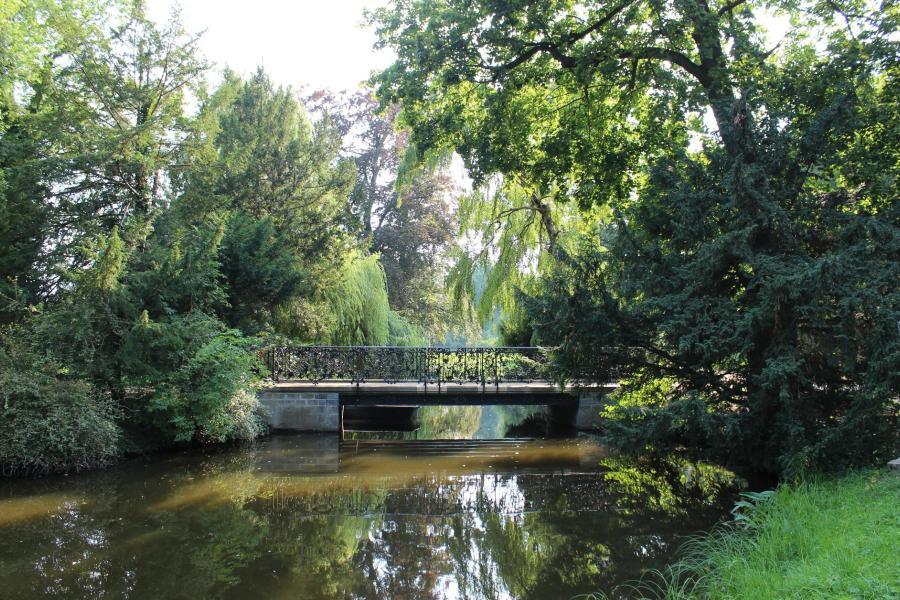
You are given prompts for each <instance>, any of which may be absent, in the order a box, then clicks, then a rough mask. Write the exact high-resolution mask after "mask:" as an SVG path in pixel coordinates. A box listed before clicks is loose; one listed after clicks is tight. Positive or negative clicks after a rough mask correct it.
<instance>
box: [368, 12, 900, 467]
mask: <svg viewBox="0 0 900 600" xmlns="http://www.w3.org/2000/svg"><path fill="white" fill-rule="evenodd" d="M773 9H777V10H781V11H784V12H786V13H787V14H788V15H790V17H791V18H792V19H794V23H795V25H796V27H795V29H794V30H793V32H792V33H791V34H789V35H788V36H787V38H786V39H784V40H782V41H781V43H780V44H779V43H778V41H777V40H768V39H767V38H766V36H765V34H764V30H763V27H762V23H763V21H764V20H763V18H762V17H761V16H760V13H761V11H764V10H769V11H771V10H773ZM373 20H374V22H375V23H376V25H377V26H378V28H379V34H380V36H381V40H382V43H383V44H385V45H389V46H391V47H393V48H394V49H395V50H396V51H397V53H398V60H397V62H396V63H395V64H394V65H393V66H392V67H390V68H389V69H387V70H386V71H384V72H383V73H381V74H380V75H379V76H377V78H376V80H377V82H378V83H379V85H380V88H379V92H380V94H381V96H382V98H383V99H384V100H385V101H386V102H401V103H402V104H403V106H404V110H405V112H404V120H405V121H406V122H408V123H409V124H410V126H411V129H412V134H411V135H412V140H413V142H414V143H415V144H416V145H417V147H418V148H419V149H420V150H421V151H423V152H427V151H433V150H441V149H447V148H452V149H455V150H456V151H458V152H459V153H460V154H461V155H462V156H463V157H464V159H465V160H466V164H467V166H468V167H469V168H470V170H471V172H472V173H473V174H474V176H475V177H476V180H478V181H483V180H486V178H488V177H490V176H492V175H495V174H500V175H502V176H503V177H504V178H505V180H507V181H511V182H512V181H514V182H516V183H517V184H518V185H521V186H524V187H525V188H526V189H527V190H531V191H534V192H535V193H538V194H540V195H541V196H544V195H549V196H550V197H551V198H552V201H553V202H556V203H565V202H574V203H577V205H578V206H579V207H580V208H581V210H582V212H584V213H585V214H590V215H591V217H592V219H594V222H595V223H596V225H595V231H596V233H586V234H585V235H583V236H582V238H583V239H582V241H581V242H580V244H578V245H577V248H578V249H577V250H575V249H574V248H569V249H566V248H563V249H561V250H562V251H561V252H560V253H559V256H558V257H557V258H558V260H557V267H556V269H555V273H554V274H553V275H552V276H551V277H549V278H547V279H545V283H546V285H545V286H544V291H543V293H539V294H537V296H536V297H533V298H532V299H531V300H530V301H527V302H526V304H528V305H529V306H530V307H531V320H532V326H533V327H534V328H535V330H536V333H537V337H538V339H539V340H540V341H541V342H542V343H545V344H551V345H555V346H558V347H559V366H560V369H561V373H562V374H563V375H564V376H568V377H576V378H579V377H580V378H586V379H592V380H602V379H606V378H608V377H609V376H610V370H609V367H610V366H611V365H617V366H624V367H625V368H626V370H627V372H629V373H630V374H631V375H632V378H631V379H630V380H629V387H630V389H633V390H638V391H639V392H643V394H644V396H645V398H644V400H645V401H647V397H650V401H652V403H653V406H654V407H655V408H654V410H649V411H648V410H646V409H644V410H642V411H640V412H639V413H638V414H636V415H632V420H626V421H624V422H621V421H620V423H622V427H621V428H620V429H621V431H620V433H621V434H622V435H621V436H620V437H619V440H620V441H622V442H626V441H627V442H631V443H634V444H637V445H644V444H647V443H650V444H655V445H661V444H663V445H672V444H683V443H686V442H689V443H690V445H692V446H693V447H695V448H696V447H714V448H716V449H718V450H723V451H726V452H728V453H730V455H731V456H732V457H733V458H735V459H737V460H742V461H745V462H748V463H751V464H753V465H756V466H758V467H762V468H766V469H771V470H776V471H781V472H788V473H792V472H797V471H799V470H802V469H804V468H807V467H811V466H815V467H824V468H828V467H836V466H840V465H844V464H847V463H858V462H868V461H871V460H873V459H874V458H875V457H876V456H879V455H885V454H886V453H887V452H889V451H890V449H891V448H892V446H893V447H896V443H897V433H896V431H897V430H896V428H895V425H894V422H893V421H892V419H893V418H895V415H896V412H897V403H898V396H897V390H898V389H900V380H898V373H900V338H898V334H897V322H898V320H900V296H898V289H900V286H898V285H897V284H898V282H900V267H898V264H900V260H898V258H900V230H898V212H897V210H898V208H897V206H898V205H897V203H896V198H897V196H898V194H897V192H898V188H897V172H898V160H897V156H898V155H897V129H896V125H895V123H896V119H895V118H894V117H892V116H889V115H892V114H896V113H895V111H896V101H895V100H893V98H894V97H895V96H896V86H897V74H898V72H897V62H898V45H897V42H896V30H897V25H898V14H897V12H896V9H895V8H894V7H893V6H892V5H888V4H886V5H884V6H882V7H877V6H873V5H870V4H865V3H862V2H839V3H834V2H822V3H819V2H799V3H794V2H789V3H788V2H784V3H777V4H776V5H772V4H771V3H767V4H765V5H764V4H763V3H757V2H753V1H738V2H722V3H711V2H707V1H706V0H686V1H683V2H675V3H674V4H666V5H662V4H660V3H657V2H652V1H650V2H647V1H642V0H625V1H623V2H621V3H616V4H612V5H610V4H608V3H599V2H574V1H569V0H560V1H555V2H545V3H540V4H534V3H528V4H517V3H513V4H510V3H506V2H494V1H492V0H484V1H482V2H475V3H470V2H461V1H460V2H456V1H449V2H444V3H423V4H413V3H401V4H398V5H396V6H394V7H390V8H385V9H383V10H381V11H379V12H377V13H376V14H375V16H374V18H373ZM704 116H706V117H708V124H707V123H705V122H704ZM889 123H894V124H893V125H891V124H889ZM874 139H878V140H879V145H880V146H881V148H880V149H879V150H874V149H873V144H872V140H874ZM872 150H874V151H872ZM870 151H871V154H870ZM608 346H616V347H618V348H621V349H623V350H624V349H626V348H628V350H627V351H613V352H611V353H610V354H609V355H608V357H607V360H606V361H602V360H601V361H598V360H596V358H597V357H598V355H600V356H602V355H603V354H604V353H602V352H601V351H600V349H602V348H604V347H608ZM661 382H665V384H661ZM626 389H629V388H626ZM633 419H637V421H636V422H635V421H634V420H633Z"/></svg>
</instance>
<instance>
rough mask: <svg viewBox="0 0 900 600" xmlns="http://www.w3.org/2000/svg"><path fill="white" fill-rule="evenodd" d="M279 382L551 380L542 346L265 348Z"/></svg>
mask: <svg viewBox="0 0 900 600" xmlns="http://www.w3.org/2000/svg"><path fill="white" fill-rule="evenodd" d="M265 360H266V364H267V366H268V369H269V372H270V373H271V375H272V379H273V380H275V381H282V380H291V381H309V382H313V383H318V382H320V381H347V382H350V383H356V384H358V383H365V382H373V381H380V382H385V383H399V382H416V383H423V384H425V385H437V386H438V387H440V386H442V385H446V384H450V383H457V384H464V383H468V384H478V385H481V386H488V385H493V386H499V385H500V384H501V383H510V382H523V383H527V382H532V381H543V380H546V379H547V377H546V366H547V362H548V361H547V355H546V353H545V352H544V351H543V350H542V349H541V348H537V347H521V348H510V347H501V348H491V347H476V348H433V347H409V346H289V347H276V348H269V349H267V350H265Z"/></svg>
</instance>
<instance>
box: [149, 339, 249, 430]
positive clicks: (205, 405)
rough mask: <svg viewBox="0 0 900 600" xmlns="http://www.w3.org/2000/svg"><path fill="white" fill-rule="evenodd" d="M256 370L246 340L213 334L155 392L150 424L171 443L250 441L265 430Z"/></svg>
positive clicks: (151, 403) (151, 404) (247, 340)
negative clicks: (257, 396) (258, 394)
mask: <svg viewBox="0 0 900 600" xmlns="http://www.w3.org/2000/svg"><path fill="white" fill-rule="evenodd" d="M257 367H258V362H257V356H256V353H255V352H254V351H253V348H252V340H251V339H249V338H245V337H243V336H242V335H241V334H240V333H239V332H237V331H234V330H227V331H223V332H221V333H218V334H216V335H215V336H214V337H212V338H211V339H210V340H209V341H207V342H206V343H205V344H203V345H202V346H201V347H200V348H199V349H198V350H197V351H196V352H194V353H193V354H192V355H191V356H189V357H188V358H187V359H186V360H185V362H184V363H183V364H182V365H181V366H180V367H179V368H178V369H177V370H176V371H175V372H173V373H171V374H170V375H169V376H167V377H166V379H165V380H164V381H163V382H161V383H160V384H159V385H158V386H157V387H156V392H155V393H154V395H153V396H152V398H151V400H150V406H149V408H150V413H151V419H152V420H153V421H154V422H155V425H156V426H157V427H158V428H159V429H160V430H162V431H165V432H167V433H168V434H169V435H170V436H171V439H172V441H175V442H188V441H191V440H194V439H198V440H201V441H214V442H225V441H229V440H246V439H253V438H255V437H257V436H259V435H261V434H262V433H263V432H264V431H265V426H264V424H263V422H262V419H261V418H260V415H259V403H258V401H257V399H256V394H255V390H256V385H257V380H258V377H257V376H256V375H255V373H254V372H255V370H256V368H257Z"/></svg>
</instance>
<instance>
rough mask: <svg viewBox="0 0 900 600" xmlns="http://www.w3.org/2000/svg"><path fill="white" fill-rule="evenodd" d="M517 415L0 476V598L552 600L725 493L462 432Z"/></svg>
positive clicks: (645, 552) (550, 446)
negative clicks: (18, 477)
mask: <svg viewBox="0 0 900 600" xmlns="http://www.w3.org/2000/svg"><path fill="white" fill-rule="evenodd" d="M522 416H523V415H522V414H518V413H514V412H513V413H511V414H510V413H504V412H503V411H502V410H497V409H485V410H484V411H482V409H481V408H477V407H467V408H461V409H435V410H433V411H432V414H430V415H429V416H428V418H427V419H426V421H427V423H426V426H425V427H423V429H422V430H420V431H419V432H418V433H414V434H408V433H407V434H399V435H398V434H394V435H392V434H385V435H383V436H378V435H373V434H371V433H366V434H349V435H348V436H347V438H349V439H345V440H343V441H342V440H339V439H338V437H337V435H293V436H275V437H272V438H270V439H268V440H264V441H262V442H259V443H257V444H256V445H255V446H253V447H249V448H241V449H233V450H228V451H223V452H215V453H206V454H204V453H199V452H197V453H188V454H181V455H177V456H164V457H153V458H148V459H142V460H138V461H129V462H126V463H124V464H122V465H120V466H118V467H116V468H113V469H110V470H108V471H104V472H99V473H90V474H85V475H79V476H70V477H57V478H46V479H40V480H29V481H0V598H3V599H7V598H42V597H52V598H292V599H304V600H306V599H312V600H316V599H332V598H360V599H362V598H365V599H382V598H383V599H391V600H393V599H407V598H408V599H417V600H418V599H422V598H435V599H437V598H467V599H472V600H475V599H482V598H485V599H495V598H517V599H525V598H529V599H551V598H552V599H554V600H556V599H565V598H569V597H571V596H573V595H576V594H579V593H584V592H588V591H604V592H607V593H609V592H610V591H611V590H613V589H614V587H615V586H616V585H618V584H621V583H623V582H626V581H630V580H633V579H635V578H637V577H639V576H640V575H641V573H642V572H643V571H644V570H646V569H650V568H660V567H662V566H664V565H665V564H666V563H667V562H668V561H669V560H671V557H672V553H673V552H674V550H675V549H676V548H677V546H678V544H679V543H680V541H681V538H682V537H683V536H685V535H689V534H692V533H696V532H698V531H701V530H704V529H708V528H709V527H711V526H712V525H713V524H714V523H715V522H716V521H717V520H719V519H720V518H721V517H722V516H723V515H725V514H727V511H728V508H729V507H730V506H731V504H732V502H733V500H734V495H735V493H736V491H737V487H738V485H739V484H738V480H737V479H736V478H735V477H734V476H733V474H732V473H730V472H728V471H726V470H724V469H721V468H718V467H714V466H711V465H705V464H698V463H690V462H687V461H684V460H680V459H674V458H673V459H667V460H661V461H650V460H634V459H623V458H620V457H615V456H610V455H609V454H608V453H606V452H604V450H603V449H602V448H601V447H600V446H598V445H597V443H596V442H595V441H593V439H592V438H589V437H577V438H570V439H522V438H506V439H499V440H498V439H494V440H491V439H477V438H490V437H500V436H501V435H504V434H507V433H510V432H512V433H515V431H516V430H515V429H514V428H513V429H512V430H511V429H510V424H511V423H512V424H513V425H514V421H515V420H516V419H519V418H521V417H522ZM379 437H380V439H379ZM404 437H405V438H410V437H412V438H416V437H418V438H419V439H405V440H404V439H397V438H404ZM423 437H425V438H431V439H422V438H423ZM455 437H467V438H472V439H461V440H459V439H458V440H452V439H441V438H455ZM389 438H394V439H389Z"/></svg>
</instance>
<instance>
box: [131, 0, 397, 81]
mask: <svg viewBox="0 0 900 600" xmlns="http://www.w3.org/2000/svg"><path fill="white" fill-rule="evenodd" d="M385 1H386V0H249V1H248V0H180V2H179V1H176V0H147V9H148V12H149V14H150V16H151V17H152V18H153V19H154V20H156V21H158V22H164V21H166V20H167V18H168V16H169V14H170V12H171V10H172V8H173V7H176V6H180V8H181V18H182V22H183V23H184V26H185V29H187V31H188V32H192V33H199V32H201V31H205V33H204V34H203V36H202V37H201V38H200V48H201V50H202V51H203V53H204V54H205V56H206V58H207V59H208V60H210V61H212V62H213V63H215V66H216V72H217V73H219V72H221V70H222V69H223V68H224V67H225V66H226V65H227V66H229V67H231V69H233V70H234V71H237V72H238V73H239V74H241V75H250V74H252V73H253V72H254V71H256V68H257V66H262V67H264V68H265V70H266V72H267V73H268V74H269V76H270V77H271V78H272V79H273V81H275V82H276V83H277V84H281V85H291V86H293V87H295V88H299V87H301V86H304V87H306V88H308V89H309V90H310V91H314V90H318V89H331V90H333V91H340V90H355V89H357V88H358V87H359V84H360V82H361V81H363V80H365V79H367V78H368V77H369V75H370V74H371V73H372V71H374V70H378V69H381V68H384V67H386V66H388V65H389V64H390V63H391V58H392V57H393V54H392V53H391V51H388V50H382V51H376V50H374V49H373V47H372V46H373V44H374V43H375V33H374V32H373V31H372V30H371V29H369V28H367V27H365V26H364V25H363V10H364V9H367V8H368V9H372V8H377V7H378V6H380V5H382V4H384V3H385Z"/></svg>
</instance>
